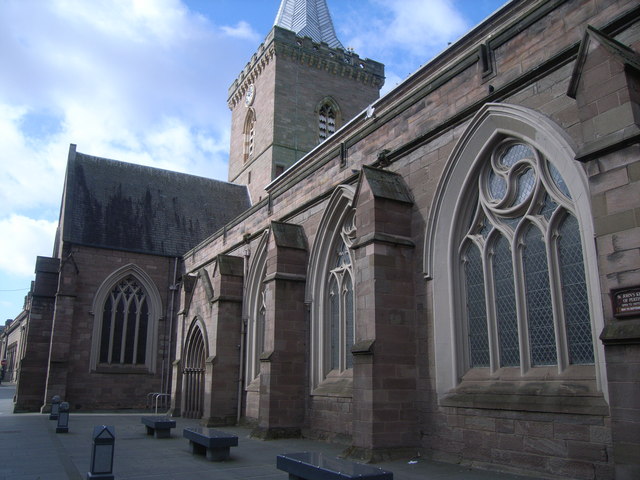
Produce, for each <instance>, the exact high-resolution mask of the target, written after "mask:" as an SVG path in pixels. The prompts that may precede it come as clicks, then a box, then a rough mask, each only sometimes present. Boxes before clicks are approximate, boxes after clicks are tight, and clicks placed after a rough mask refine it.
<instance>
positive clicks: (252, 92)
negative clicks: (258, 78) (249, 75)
mask: <svg viewBox="0 0 640 480" xmlns="http://www.w3.org/2000/svg"><path fill="white" fill-rule="evenodd" d="M255 96H256V87H255V85H254V84H253V83H251V84H249V86H248V87H247V93H245V96H244V104H245V105H246V106H247V107H250V106H251V104H252V103H253V99H254V98H255Z"/></svg>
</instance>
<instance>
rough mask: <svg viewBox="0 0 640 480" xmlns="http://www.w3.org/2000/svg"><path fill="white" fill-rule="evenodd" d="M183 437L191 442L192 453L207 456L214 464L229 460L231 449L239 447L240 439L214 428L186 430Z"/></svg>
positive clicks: (191, 428)
mask: <svg viewBox="0 0 640 480" xmlns="http://www.w3.org/2000/svg"><path fill="white" fill-rule="evenodd" d="M182 435H183V436H184V438H186V439H188V440H189V445H190V446H191V453H193V454H194V455H196V454H197V455H206V456H207V458H208V459H209V460H211V461H212V462H221V461H223V460H227V459H228V458H229V450H230V447H237V446H238V437H236V436H235V435H231V434H230V433H226V432H223V431H220V430H215V429H213V428H203V427H190V428H185V429H184V431H183V432H182Z"/></svg>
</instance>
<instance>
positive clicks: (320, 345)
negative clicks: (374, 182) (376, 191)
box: [306, 185, 357, 397]
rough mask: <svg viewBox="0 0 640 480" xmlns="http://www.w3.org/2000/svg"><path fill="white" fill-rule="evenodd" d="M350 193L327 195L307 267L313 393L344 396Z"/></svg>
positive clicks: (350, 326) (342, 189)
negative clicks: (326, 201) (327, 199)
mask: <svg viewBox="0 0 640 480" xmlns="http://www.w3.org/2000/svg"><path fill="white" fill-rule="evenodd" d="M354 192H355V189H354V188H353V187H351V186H347V185H341V186H339V187H338V188H336V190H335V191H334V192H333V194H332V195H331V198H330V199H329V202H328V204H327V206H326V208H325V212H324V214H323V216H322V219H321V221H320V225H319V226H318V233H317V235H316V239H315V241H314V246H313V249H312V251H311V258H310V261H309V267H308V278H309V281H308V282H307V291H306V301H307V302H308V304H309V305H310V315H311V358H310V367H311V371H310V373H311V375H310V381H311V388H312V393H313V394H314V395H330V396H344V397H350V396H351V394H352V385H353V378H352V375H353V369H352V367H353V353H352V351H351V350H352V347H353V344H354V341H355V338H356V327H355V323H356V322H355V294H356V288H357V286H356V283H355V275H354V264H353V256H352V255H353V253H352V248H351V245H352V244H353V241H354V238H355V235H356V230H355V209H354V208H353V197H354Z"/></svg>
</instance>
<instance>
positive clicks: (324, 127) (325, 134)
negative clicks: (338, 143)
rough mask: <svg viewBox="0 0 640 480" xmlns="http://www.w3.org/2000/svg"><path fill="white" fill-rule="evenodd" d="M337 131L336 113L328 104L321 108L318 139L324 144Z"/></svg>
mask: <svg viewBox="0 0 640 480" xmlns="http://www.w3.org/2000/svg"><path fill="white" fill-rule="evenodd" d="M335 131H336V111H335V109H334V108H333V106H331V105H330V104H328V103H325V104H324V105H322V107H320V111H319V114H318V138H319V140H320V143H322V142H324V141H325V140H326V139H327V138H329V137H330V136H331V135H333V133H334V132H335Z"/></svg>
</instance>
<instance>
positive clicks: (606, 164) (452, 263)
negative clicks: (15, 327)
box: [7, 0, 640, 479]
mask: <svg viewBox="0 0 640 480" xmlns="http://www.w3.org/2000/svg"><path fill="white" fill-rule="evenodd" d="M384 80H385V78H384V66H383V65H382V64H380V63H378V62H376V61H374V60H370V59H363V58H360V57H359V56H358V55H357V54H356V53H355V52H353V51H351V50H349V49H345V48H344V46H343V45H342V44H341V42H340V40H339V39H338V37H337V35H336V32H335V30H334V27H333V23H332V20H331V16H330V14H329V10H328V7H327V4H326V1H325V0H282V1H281V3H280V8H279V10H278V11H277V15H276V20H275V24H274V26H273V28H272V30H271V31H270V32H269V33H268V35H267V36H266V38H265V40H264V42H263V43H262V44H261V45H260V46H258V47H257V50H256V52H255V54H254V55H253V56H252V57H251V59H249V61H248V63H247V65H246V67H245V68H244V70H243V71H242V72H240V73H239V75H238V77H237V78H236V80H235V81H234V82H233V84H232V85H231V86H230V88H229V93H228V105H229V108H230V110H231V112H232V120H231V121H232V125H231V144H230V152H229V178H228V179H229V183H227V182H219V181H214V180H207V179H203V178H200V177H193V176H189V175H184V174H177V173H173V172H167V171H163V170H157V169H151V168H147V167H140V166H134V165H128V164H123V163H121V162H116V161H113V160H107V159H103V158H99V157H92V156H89V155H86V154H83V153H80V152H77V151H76V147H75V146H74V145H72V146H71V149H70V153H69V163H68V167H67V177H66V180H65V190H64V195H63V200H62V206H61V217H60V224H59V232H58V235H57V240H56V248H55V252H54V255H53V256H52V257H51V258H44V257H40V258H39V259H38V262H37V271H36V279H35V281H34V286H33V288H32V291H31V293H30V295H29V297H28V298H27V305H26V308H25V311H24V312H22V314H21V316H20V317H17V318H16V321H18V320H19V319H20V321H21V322H25V323H24V324H25V325H27V324H28V325H29V327H28V328H27V329H26V332H27V333H24V334H23V335H22V337H20V338H23V339H25V340H23V341H24V342H25V343H24V345H23V346H22V347H20V348H19V349H17V350H16V349H15V348H14V350H13V352H14V353H13V354H12V355H13V356H12V357H11V358H15V362H16V364H20V362H21V367H20V368H21V371H20V372H18V391H17V398H16V402H17V403H16V409H17V410H18V409H21V410H33V409H36V410H37V409H40V408H42V409H44V410H46V408H47V403H48V401H49V400H47V399H49V398H50V397H51V396H52V395H54V394H58V395H61V396H63V397H64V398H65V400H67V401H69V402H70V404H71V407H72V408H73V409H77V410H82V409H100V408H102V409H113V408H133V407H138V406H140V404H141V403H144V400H145V395H146V394H147V393H149V392H164V393H170V395H171V405H170V413H171V414H172V415H174V416H184V417H188V418H197V419H200V421H201V423H202V424H203V425H208V426H224V425H231V424H237V423H242V424H245V425H249V426H251V427H252V432H253V433H252V434H253V435H254V436H255V437H259V438H264V439H278V438H283V437H300V436H304V437H310V438H316V439H324V440H326V441H331V442H337V443H341V444H343V445H344V454H345V455H346V456H348V457H352V458H355V459H360V460H365V461H369V462H376V461H380V460H387V459H396V458H412V457H415V456H416V455H418V454H419V455H421V456H422V457H425V458H429V459H434V460H440V461H446V462H454V463H460V464H463V465H469V466H474V467H479V468H484V469H491V470H498V471H509V472H515V473H522V474H528V475H532V476H535V477H538V478H560V477H563V478H572V479H632V478H639V477H640V462H639V461H638V458H640V436H639V435H638V432H640V374H639V372H640V193H639V192H640V6H639V5H638V3H637V1H634V0H597V1H596V0H512V1H511V2H508V3H506V4H505V5H504V6H503V7H502V8H501V9H499V10H498V11H496V12H495V13H494V14H492V15H491V16H490V17H489V18H487V19H486V20H485V21H483V22H482V23H481V24H480V25H478V26H477V27H475V28H474V29H473V30H471V31H470V32H468V33H467V34H466V35H464V36H463V37H462V38H460V39H459V40H458V41H457V42H455V43H453V44H452V45H450V46H449V47H448V48H447V49H446V50H445V51H443V52H442V53H441V54H439V55H438V56H437V57H435V58H434V59H432V60H430V61H428V62H427V63H425V64H424V65H423V66H422V67H420V69H418V70H417V71H416V72H415V73H413V74H412V75H411V76H410V77H409V78H407V79H406V80H405V81H404V82H402V83H401V84H399V85H398V86H397V87H395V88H394V89H393V90H391V91H390V92H389V93H387V94H386V95H384V96H383V97H380V96H379V92H380V88H381V87H382V85H383V84H384ZM196 205H197V208H194V206H196ZM29 322H30V323H29ZM34 328H37V329H38V330H37V332H38V334H37V335H35V331H34ZM8 347H9V346H8V345H7V348H8ZM16 352H17V353H16ZM45 352H46V353H45ZM38 372H42V373H38ZM27 376H28V377H27ZM27 378H29V379H30V380H29V381H28V382H27V381H26V379H27ZM27 384H28V386H27Z"/></svg>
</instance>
